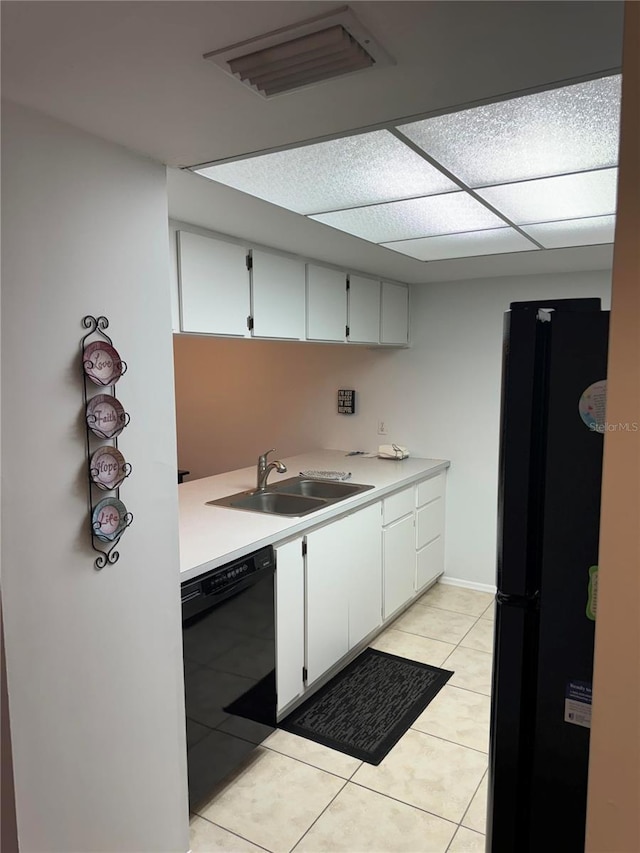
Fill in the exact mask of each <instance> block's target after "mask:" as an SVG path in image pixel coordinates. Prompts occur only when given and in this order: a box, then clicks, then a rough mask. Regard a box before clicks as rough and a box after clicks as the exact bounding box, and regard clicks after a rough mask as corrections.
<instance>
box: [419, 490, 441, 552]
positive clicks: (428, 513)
mask: <svg viewBox="0 0 640 853" xmlns="http://www.w3.org/2000/svg"><path fill="white" fill-rule="evenodd" d="M443 533H444V498H436V499H435V501H431V503H428V504H426V506H421V507H420V508H419V509H418V510H417V511H416V548H422V547H423V546H424V545H426V544H427V542H430V541H431V540H432V539H435V538H436V536H441V535H442V534H443Z"/></svg>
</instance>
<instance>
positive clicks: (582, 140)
mask: <svg viewBox="0 0 640 853" xmlns="http://www.w3.org/2000/svg"><path fill="white" fill-rule="evenodd" d="M619 123H620V76H619V75H616V76H613V77H603V78H601V79H599V80H590V81H589V82H587V83H578V84H576V85H574V86H564V87H563V88H561V89H552V90H551V91H547V92H540V93H538V94H535V95H525V96H523V97H520V98H513V99H511V100H509V101H500V102H498V103H495V104H488V105H486V106H482V107H475V108H474V109H470V110H462V111H460V112H456V113H450V114H449V115H443V116H437V117H435V118H430V119H426V120H425V121H419V122H415V123H413V124H405V125H400V126H398V129H399V130H400V131H401V132H402V133H403V134H405V136H407V137H408V138H409V139H411V140H412V141H413V142H415V143H416V144H417V145H419V146H420V148H422V149H423V150H424V151H426V152H427V153H428V154H430V155H431V156H432V157H434V158H435V160H437V161H438V162H439V163H440V164H441V165H443V166H445V167H446V168H447V169H449V171H451V172H453V174H455V175H457V176H458V177H459V178H461V179H462V180H463V181H464V182H465V183H466V184H467V185H468V186H472V187H478V186H483V185H488V184H500V183H506V182H508V181H521V180H525V179H527V178H539V177H545V176H548V175H558V174H563V173H565V172H577V171H583V170H587V169H599V168H603V167H606V166H615V165H616V164H617V162H618V132H619Z"/></svg>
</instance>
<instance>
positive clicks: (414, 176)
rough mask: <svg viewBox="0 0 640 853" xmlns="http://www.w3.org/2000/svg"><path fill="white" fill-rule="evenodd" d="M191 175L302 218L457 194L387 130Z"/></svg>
mask: <svg viewBox="0 0 640 853" xmlns="http://www.w3.org/2000/svg"><path fill="white" fill-rule="evenodd" d="M194 171H196V172H197V173H198V174H200V175H204V176H205V177H206V178H210V179H211V180H214V181H219V182H220V183H222V184H227V185H228V186H230V187H234V189H237V190H241V191H242V192H245V193H249V194H250V195H254V196H257V197H258V198H262V199H264V200H265V201H269V202H272V204H277V205H279V206H280V207H285V208H287V209H288V210H293V211H295V212H296V213H304V214H309V213H319V212H321V211H327V210H338V209H342V208H345V207H358V206H360V205H363V204H375V203H377V202H385V201H395V200H396V199H403V198H410V197H415V196H422V195H432V194H436V193H446V192H451V191H453V190H457V189H458V187H457V186H456V184H454V183H453V182H452V181H450V180H449V179H448V178H447V177H445V176H444V175H443V174H442V173H441V172H439V171H438V170H437V169H434V167H433V166H431V165H430V164H429V163H427V161H426V160H424V158H422V157H421V156H420V155H419V154H416V153H415V152H414V151H412V150H411V149H410V148H409V147H408V146H406V145H405V144H404V143H403V142H401V141H400V140H398V139H396V137H395V136H393V134H391V133H389V131H387V130H377V131H374V132H372V133H363V134H359V135H357V136H347V137H345V138H343V139H333V140H330V141H328V142H318V143H315V144H313V145H305V146H302V147H301V148H291V149H289V150H287V151H275V152H273V153H271V154H262V155H260V156H258V157H251V158H248V159H246V160H237V161H236V162H234V163H222V164H220V165H219V166H207V167H205V168H202V169H195V170H194Z"/></svg>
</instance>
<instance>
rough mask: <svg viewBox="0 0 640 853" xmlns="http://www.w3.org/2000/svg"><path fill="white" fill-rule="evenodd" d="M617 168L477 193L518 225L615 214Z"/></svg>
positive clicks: (482, 190) (488, 188)
mask: <svg viewBox="0 0 640 853" xmlns="http://www.w3.org/2000/svg"><path fill="white" fill-rule="evenodd" d="M617 180H618V170H617V169H602V170H601V171H599V172H581V173H579V174H576V175H561V176H559V177H556V178H540V179H539V180H536V181H524V182H523V183H516V184H505V185H502V186H499V187H485V188H484V189H479V190H477V193H478V195H480V196H482V198H484V199H486V201H488V202H489V203H490V204H492V205H493V206H494V207H495V208H496V209H497V210H499V211H500V212H501V213H502V214H503V215H505V216H507V217H508V218H509V219H510V220H511V221H512V222H515V223H516V225H523V224H524V223H531V222H550V221H552V220H559V219H577V218H578V217H583V216H606V215H608V214H611V213H615V209H616V185H617Z"/></svg>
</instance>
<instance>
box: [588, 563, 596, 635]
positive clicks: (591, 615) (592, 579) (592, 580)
mask: <svg viewBox="0 0 640 853" xmlns="http://www.w3.org/2000/svg"><path fill="white" fill-rule="evenodd" d="M597 609H598V567H597V566H591V568H590V569H589V588H588V591H587V619H591V620H592V621H593V622H595V621H596V610H597Z"/></svg>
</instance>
